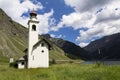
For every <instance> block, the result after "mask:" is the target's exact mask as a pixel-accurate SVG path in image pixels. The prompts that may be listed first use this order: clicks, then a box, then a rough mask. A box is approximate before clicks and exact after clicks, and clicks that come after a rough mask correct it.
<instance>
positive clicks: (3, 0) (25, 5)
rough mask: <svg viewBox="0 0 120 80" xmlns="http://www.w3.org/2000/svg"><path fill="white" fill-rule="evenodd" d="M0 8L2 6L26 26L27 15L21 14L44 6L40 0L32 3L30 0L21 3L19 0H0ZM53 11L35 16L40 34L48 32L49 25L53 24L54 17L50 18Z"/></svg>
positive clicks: (15, 19) (9, 14) (13, 17)
mask: <svg viewBox="0 0 120 80" xmlns="http://www.w3.org/2000/svg"><path fill="white" fill-rule="evenodd" d="M0 8H2V9H3V10H4V11H5V12H6V13H7V14H8V16H10V17H11V18H12V19H13V20H14V21H16V22H18V23H20V24H22V25H24V26H26V27H27V22H28V20H29V17H25V16H22V14H23V13H27V12H28V11H30V10H32V9H33V8H34V10H35V11H37V10H42V9H43V8H44V7H43V6H42V4H41V3H40V2H36V4H33V3H32V1H30V0H24V1H23V2H22V3H20V1H19V0H12V1H10V0H0ZM53 13H54V11H53V10H51V11H50V12H48V13H44V14H42V15H40V14H38V16H37V18H38V20H39V21H40V24H39V33H40V34H45V33H48V32H49V31H50V27H51V26H52V25H54V21H55V19H54V18H51V17H52V15H53Z"/></svg>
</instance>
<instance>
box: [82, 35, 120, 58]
mask: <svg viewBox="0 0 120 80" xmlns="http://www.w3.org/2000/svg"><path fill="white" fill-rule="evenodd" d="M84 49H85V50H87V51H89V52H91V56H92V58H93V59H107V60H108V59H109V60H120V33H117V34H113V35H110V36H105V37H103V38H101V39H98V40H95V41H93V42H91V43H90V44H89V45H88V46H86V47H85V48H84ZM98 49H100V55H99V54H98Z"/></svg>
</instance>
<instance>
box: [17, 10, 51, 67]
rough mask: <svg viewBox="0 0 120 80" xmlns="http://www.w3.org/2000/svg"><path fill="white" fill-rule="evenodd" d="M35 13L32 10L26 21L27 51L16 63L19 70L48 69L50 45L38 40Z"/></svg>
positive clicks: (37, 22)
mask: <svg viewBox="0 0 120 80" xmlns="http://www.w3.org/2000/svg"><path fill="white" fill-rule="evenodd" d="M38 24H39V21H38V20H37V13H36V12H35V11H34V10H33V11H32V12H31V13H30V20H29V21H28V29H29V35H28V37H29V38H28V49H27V51H26V54H27V55H26V56H24V57H22V58H20V59H19V60H18V61H17V65H18V68H19V69H22V68H48V67H49V49H50V44H49V42H48V41H47V40H45V39H44V38H41V39H39V34H38V30H39V29H38Z"/></svg>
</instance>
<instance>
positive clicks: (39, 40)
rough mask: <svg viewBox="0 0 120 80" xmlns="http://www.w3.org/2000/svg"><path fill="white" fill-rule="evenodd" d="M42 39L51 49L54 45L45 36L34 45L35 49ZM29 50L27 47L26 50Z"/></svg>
mask: <svg viewBox="0 0 120 80" xmlns="http://www.w3.org/2000/svg"><path fill="white" fill-rule="evenodd" d="M42 41H44V42H45V43H47V44H48V46H49V50H50V49H51V47H52V45H51V44H50V42H49V41H47V40H46V39H45V38H40V39H39V41H38V42H37V43H36V44H34V45H33V49H34V48H35V47H37V46H38V45H39V44H40V43H41V42H42ZM27 51H28V48H26V49H25V50H24V52H27Z"/></svg>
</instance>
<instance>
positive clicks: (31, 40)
mask: <svg viewBox="0 0 120 80" xmlns="http://www.w3.org/2000/svg"><path fill="white" fill-rule="evenodd" d="M38 24H39V21H38V20H37V13H36V12H35V11H34V9H33V10H32V11H31V13H30V20H29V21H28V30H29V34H28V63H27V67H28V68H29V67H30V66H31V63H30V62H31V58H32V54H31V53H32V48H33V45H34V44H35V43H37V42H38Z"/></svg>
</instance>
